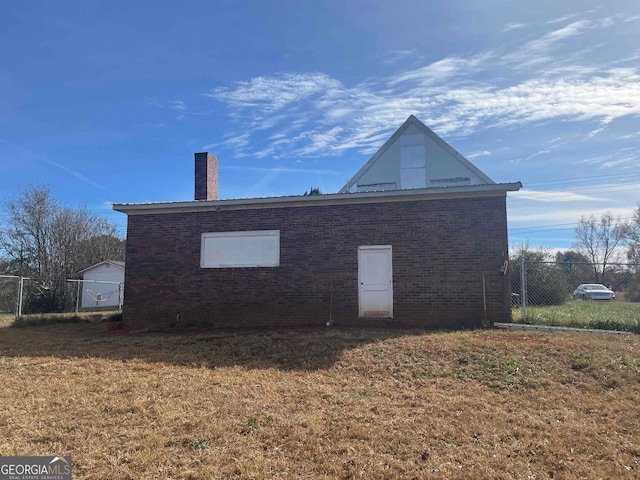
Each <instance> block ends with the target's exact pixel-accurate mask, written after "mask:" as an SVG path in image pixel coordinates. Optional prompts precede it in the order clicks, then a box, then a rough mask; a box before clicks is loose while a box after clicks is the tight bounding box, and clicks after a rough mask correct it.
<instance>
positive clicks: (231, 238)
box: [200, 230, 280, 268]
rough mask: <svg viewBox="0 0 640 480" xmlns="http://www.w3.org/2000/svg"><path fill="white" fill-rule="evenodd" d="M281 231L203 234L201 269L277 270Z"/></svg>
mask: <svg viewBox="0 0 640 480" xmlns="http://www.w3.org/2000/svg"><path fill="white" fill-rule="evenodd" d="M279 265H280V230H256V231H245V232H212V233H203V234H202V241H201V247H200V267H201V268H232V267H277V266H279Z"/></svg>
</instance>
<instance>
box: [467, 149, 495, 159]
mask: <svg viewBox="0 0 640 480" xmlns="http://www.w3.org/2000/svg"><path fill="white" fill-rule="evenodd" d="M487 155H491V152H490V151H489V150H482V151H481V152H474V153H471V154H469V155H467V158H469V159H472V158H477V157H486V156H487Z"/></svg>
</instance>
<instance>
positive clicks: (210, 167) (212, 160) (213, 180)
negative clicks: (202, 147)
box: [194, 152, 218, 200]
mask: <svg viewBox="0 0 640 480" xmlns="http://www.w3.org/2000/svg"><path fill="white" fill-rule="evenodd" d="M194 191H195V192H194V199H195V200H217V199H218V159H217V158H216V156H215V155H211V154H210V153H209V152H200V153H196V154H195V188H194Z"/></svg>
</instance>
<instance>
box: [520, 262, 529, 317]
mask: <svg viewBox="0 0 640 480" xmlns="http://www.w3.org/2000/svg"><path fill="white" fill-rule="evenodd" d="M520 301H521V302H522V306H521V311H522V321H523V322H524V321H525V320H526V319H527V262H525V260H524V257H522V265H521V267H520Z"/></svg>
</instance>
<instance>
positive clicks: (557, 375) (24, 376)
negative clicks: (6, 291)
mask: <svg viewBox="0 0 640 480" xmlns="http://www.w3.org/2000/svg"><path fill="white" fill-rule="evenodd" d="M0 382H1V384H2V388H1V389H0V453H1V454H3V455H54V454H56V455H59V454H64V455H71V456H72V457H73V462H74V478H76V479H196V478H202V479H210V478H255V479H271V478H287V479H289V478H298V479H307V478H309V479H311V478H313V479H315V478H327V479H329V478H331V479H333V478H389V479H394V478H419V479H423V478H464V479H476V478H477V479H488V478H496V479H510V478H513V479H548V478H556V479H557V478H562V479H573V478H575V479H578V478H581V479H582V478H617V479H624V478H629V479H631V478H639V477H640V415H639V413H640V412H639V405H640V337H639V336H637V335H630V336H626V337H624V338H622V337H618V336H605V335H586V334H544V333H542V334H541V333H523V332H503V331H471V332H453V333H429V332H427V333H425V332H412V331H393V330H346V329H338V328H335V329H317V330H300V331H280V332H261V333H237V334H234V333H210V334H202V333H200V334H184V335H164V336H161V335H146V336H143V335H139V336H136V335H131V336H121V335H108V334H107V333H106V332H105V325H104V324H78V325H73V324H64V325H49V326H42V327H29V328H21V329H16V328H0Z"/></svg>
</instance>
